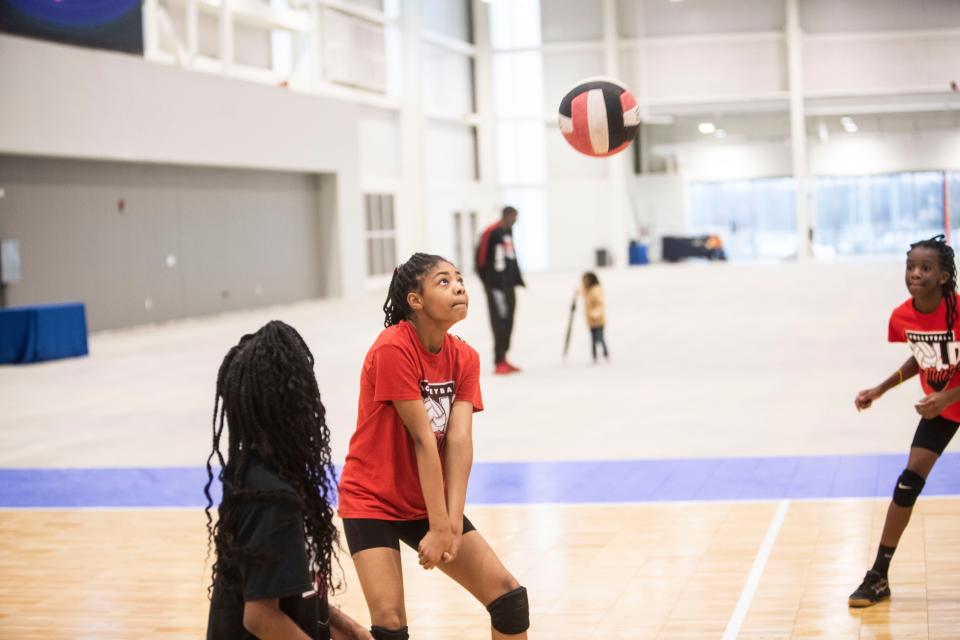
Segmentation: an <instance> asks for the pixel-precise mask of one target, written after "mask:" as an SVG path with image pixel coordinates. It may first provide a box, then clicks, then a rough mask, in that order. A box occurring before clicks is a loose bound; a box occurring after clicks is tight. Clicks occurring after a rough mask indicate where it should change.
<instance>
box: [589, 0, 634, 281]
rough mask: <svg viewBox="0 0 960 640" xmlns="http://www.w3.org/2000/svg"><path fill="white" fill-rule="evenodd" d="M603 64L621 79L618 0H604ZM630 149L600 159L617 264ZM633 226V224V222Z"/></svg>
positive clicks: (623, 240)
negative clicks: (605, 179) (604, 175)
mask: <svg viewBox="0 0 960 640" xmlns="http://www.w3.org/2000/svg"><path fill="white" fill-rule="evenodd" d="M603 65H604V69H605V72H606V74H607V75H608V76H610V77H612V78H616V79H618V80H619V79H620V36H619V34H618V33H617V0H603ZM629 153H630V152H629V151H623V152H621V153H620V154H618V155H616V156H612V157H610V158H606V159H603V160H597V162H606V163H607V180H608V181H609V183H610V190H609V195H608V198H609V200H608V202H607V205H608V206H607V211H606V215H607V216H608V218H607V225H606V227H607V234H606V235H607V250H608V251H610V254H611V256H613V260H614V264H616V265H617V266H623V265H625V264H626V263H627V251H626V247H627V242H628V231H627V228H628V224H629V223H630V217H631V213H630V201H629V200H628V194H627V163H628V162H629V155H628V154H629ZM630 226H631V227H632V224H630Z"/></svg>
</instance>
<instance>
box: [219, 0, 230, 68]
mask: <svg viewBox="0 0 960 640" xmlns="http://www.w3.org/2000/svg"><path fill="white" fill-rule="evenodd" d="M220 63H221V65H222V69H223V75H229V74H230V68H231V67H232V66H233V11H232V10H231V7H230V0H220Z"/></svg>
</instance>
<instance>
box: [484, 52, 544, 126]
mask: <svg viewBox="0 0 960 640" xmlns="http://www.w3.org/2000/svg"><path fill="white" fill-rule="evenodd" d="M543 104H544V103H543V55H542V54H541V53H539V52H536V51H524V52H520V53H496V54H494V56H493V111H494V114H495V115H496V116H497V117H498V118H516V117H523V116H531V117H532V116H536V117H538V118H542V117H543Z"/></svg>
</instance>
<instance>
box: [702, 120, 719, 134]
mask: <svg viewBox="0 0 960 640" xmlns="http://www.w3.org/2000/svg"><path fill="white" fill-rule="evenodd" d="M697 129H699V130H700V133H705V134H707V135H710V134H711V133H713V132H714V131H716V130H717V128H716V127H715V126H714V125H713V123H712V122H701V123H700V124H698V125H697Z"/></svg>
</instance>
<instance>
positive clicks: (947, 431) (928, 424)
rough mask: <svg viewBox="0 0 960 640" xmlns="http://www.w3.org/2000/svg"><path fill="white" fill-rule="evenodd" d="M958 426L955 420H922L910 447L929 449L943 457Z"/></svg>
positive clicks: (938, 418) (940, 418)
mask: <svg viewBox="0 0 960 640" xmlns="http://www.w3.org/2000/svg"><path fill="white" fill-rule="evenodd" d="M958 426H960V425H958V424H957V423H956V422H954V421H953V420H947V419H946V418H944V417H943V416H937V417H936V418H934V419H933V420H927V419H926V418H921V419H920V424H918V425H917V432H916V433H914V434H913V443H911V445H910V446H911V447H920V448H921V449H928V450H930V451H933V452H934V453H935V454H937V455H938V456H939V455H943V450H944V449H946V448H947V445H948V444H950V440H952V439H953V435H954V434H955V433H956V432H957V427H958Z"/></svg>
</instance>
